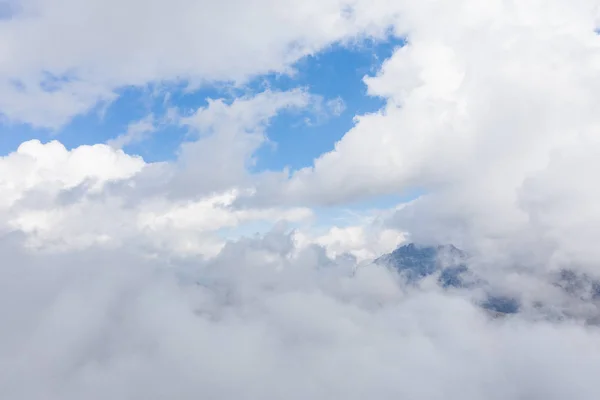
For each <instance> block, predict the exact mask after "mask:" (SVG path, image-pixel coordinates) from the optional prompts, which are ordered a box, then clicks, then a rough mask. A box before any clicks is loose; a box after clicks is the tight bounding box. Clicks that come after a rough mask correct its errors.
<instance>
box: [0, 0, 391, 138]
mask: <svg viewBox="0 0 600 400" xmlns="http://www.w3.org/2000/svg"><path fill="white" fill-rule="evenodd" d="M362 3H363V2H362V1H358V0H351V1H345V0H325V1H316V0H310V1H304V2H301V3H300V2H289V1H288V2H278V1H272V0H260V1H257V2H253V3H252V4H250V3H248V2H244V1H239V0H227V1H224V2H219V3H215V2H212V1H191V0H177V1H175V2H171V3H169V4H168V5H167V4H166V3H164V2H161V1H157V0H152V1H150V2H148V1H140V0H127V1H126V2H123V1H114V0H111V1H88V2H85V3H81V2H79V1H75V0H52V1H50V0H39V1H38V0H36V1H20V2H19V5H20V6H21V7H20V11H19V12H16V13H13V15H12V16H11V18H10V19H6V20H0V54H1V58H2V62H1V63H0V89H1V90H0V92H1V93H3V96H0V111H1V112H2V113H3V114H5V115H6V116H7V117H8V118H9V119H11V120H16V121H23V122H28V123H31V124H33V125H37V126H50V127H56V126H60V125H61V124H63V123H65V122H67V121H68V120H69V119H70V118H71V117H73V116H74V115H77V114H81V113H85V112H86V111H88V110H89V109H91V108H92V107H94V106H95V105H96V104H97V103H98V102H100V101H111V100H112V99H114V98H115V97H116V89H118V88H120V87H123V86H130V85H133V86H143V85H146V84H148V83H153V82H163V81H178V80H185V81H190V82H191V83H192V84H193V85H197V84H202V83H207V82H214V81H235V82H237V83H242V82H244V81H245V80H247V79H248V78H250V77H252V76H256V75H259V74H264V73H268V72H273V71H276V72H286V71H289V69H290V68H291V66H292V64H293V63H294V62H295V61H297V60H298V59H299V58H301V57H303V56H305V55H308V54H313V53H315V52H317V51H319V50H321V49H323V48H325V47H326V46H328V45H330V44H332V43H333V42H336V41H340V40H347V39H351V38H353V37H356V36H358V35H361V34H369V35H371V34H377V35H382V34H383V33H384V31H385V27H386V25H387V24H388V22H389V21H390V20H391V18H392V15H391V14H389V12H388V11H389V10H386V9H382V8H381V7H377V4H373V6H372V8H373V10H370V12H369V13H363V12H360V13H359V12H351V10H352V9H353V8H354V9H357V10H358V8H362V7H364V6H365V5H364V4H362ZM366 3H369V5H370V6H371V2H366ZM376 10H377V11H376Z"/></svg>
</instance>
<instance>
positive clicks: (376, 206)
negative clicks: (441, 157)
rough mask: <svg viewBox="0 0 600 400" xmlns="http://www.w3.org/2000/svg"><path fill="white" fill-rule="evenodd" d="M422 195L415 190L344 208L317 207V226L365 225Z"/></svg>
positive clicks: (352, 203) (373, 198)
mask: <svg viewBox="0 0 600 400" xmlns="http://www.w3.org/2000/svg"><path fill="white" fill-rule="evenodd" d="M422 194H423V192H422V191H421V190H417V189H414V190H409V191H407V192H405V193H402V194H401V193H390V194H386V195H380V196H376V197H372V198H368V199H363V200H358V201H355V202H351V203H346V204H344V205H343V206H336V207H324V206H323V207H316V208H314V209H313V211H314V214H315V217H316V219H317V225H318V226H320V227H330V226H338V227H346V226H351V225H363V224H364V223H365V220H366V219H370V218H372V217H374V216H376V215H379V214H382V213H386V212H390V211H392V210H393V209H394V208H396V207H398V206H399V205H401V204H404V203H408V202H410V201H412V200H415V199H417V198H418V197H419V196H421V195H422Z"/></svg>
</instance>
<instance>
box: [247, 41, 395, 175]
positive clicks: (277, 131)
mask: <svg viewBox="0 0 600 400" xmlns="http://www.w3.org/2000/svg"><path fill="white" fill-rule="evenodd" d="M404 43H405V42H404V40H403V39H400V38H394V37H391V38H389V39H388V40H386V41H375V40H367V41H362V42H360V43H359V44H357V45H355V46H353V47H347V46H342V45H335V46H332V47H331V48H330V49H328V50H327V51H323V52H320V53H318V54H315V55H314V56H310V57H306V58H304V59H303V60H301V61H300V62H299V63H298V64H297V65H296V69H297V73H296V74H295V75H293V76H288V75H270V76H267V77H265V78H263V79H262V80H261V81H257V82H256V84H257V85H259V84H262V85H267V86H268V87H272V88H277V89H279V90H288V89H292V88H295V87H299V86H300V87H306V88H307V89H308V90H309V91H310V93H311V94H315V95H318V96H322V98H323V101H324V103H325V102H327V101H330V100H335V99H341V101H342V102H343V111H341V113H339V115H335V113H332V112H329V113H328V114H329V115H324V114H326V113H327V112H326V111H325V112H324V113H322V114H317V115H305V116H304V118H305V120H302V119H298V116H297V115H290V114H289V113H282V114H280V115H278V116H276V117H275V118H273V120H272V121H271V124H270V126H269V128H268V130H267V136H268V137H269V140H270V142H271V143H273V144H274V145H273V146H269V145H267V146H264V147H262V148H261V149H259V150H258V152H257V154H256V159H257V163H256V165H255V166H254V171H263V170H281V169H283V168H285V167H289V168H290V169H291V170H296V169H299V168H302V167H305V166H308V165H311V164H312V162H313V160H314V159H315V158H317V157H318V156H319V155H321V154H323V153H325V152H328V151H331V150H333V148H334V145H335V143H336V142H337V141H339V140H340V139H341V138H342V137H343V136H344V134H345V133H346V132H348V130H350V129H351V128H352V127H353V126H354V117H355V116H356V115H362V114H367V113H371V112H375V111H377V110H379V109H380V108H382V107H383V106H384V105H385V101H384V100H383V99H381V98H379V97H372V96H368V95H367V87H366V85H365V84H364V82H363V78H364V76H366V75H374V74H375V73H376V72H377V71H378V70H379V69H380V67H381V65H382V63H383V62H384V61H385V60H386V59H387V58H389V57H390V56H391V55H392V54H393V52H394V50H395V49H396V48H397V47H399V46H402V45H404Z"/></svg>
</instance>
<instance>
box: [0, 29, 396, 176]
mask: <svg viewBox="0 0 600 400" xmlns="http://www.w3.org/2000/svg"><path fill="white" fill-rule="evenodd" d="M402 44H403V41H402V40H401V39H397V38H390V39H389V40H386V41H373V40H366V41H362V42H360V43H359V44H356V45H354V46H342V45H334V46H332V47H330V48H329V49H328V50H325V51H322V52H320V53H318V54H315V55H313V56H309V57H305V58H304V59H302V60H300V61H299V62H298V63H297V64H296V65H295V69H296V71H297V73H296V74H294V75H293V76H289V75H281V74H270V75H266V76H260V77H257V78H256V79H254V80H252V81H251V82H250V83H249V84H248V85H247V86H245V87H244V88H241V89H237V90H232V88H231V87H230V86H228V85H226V84H221V85H211V86H203V87H201V88H200V89H199V90H196V91H192V92H190V91H187V90H185V84H184V83H181V84H172V85H164V86H161V85H157V86H152V85H151V86H149V87H145V88H137V87H127V88H123V89H121V90H119V92H118V97H117V99H116V100H115V101H113V102H112V103H110V104H108V105H102V104H101V105H98V106H97V107H95V108H94V109H93V110H91V111H90V112H89V113H87V114H85V115H80V116H77V117H75V118H74V119H73V120H72V121H71V122H70V123H69V124H68V125H66V126H65V127H63V128H62V129H60V130H59V131H58V132H53V131H51V130H40V129H34V128H31V127H30V126H28V125H24V124H5V125H3V126H2V128H1V129H2V131H3V134H2V135H0V153H2V154H7V153H9V152H11V151H14V150H15V149H16V148H17V147H18V145H19V144H20V143H22V142H23V141H26V140H30V139H34V138H36V139H40V140H41V141H43V142H47V141H49V140H52V139H57V140H60V141H61V142H62V143H63V144H64V145H65V146H66V147H67V148H69V149H70V148H74V147H77V146H80V145H83V144H94V143H103V142H106V141H108V140H110V139H112V138H115V137H117V136H119V135H121V134H124V133H125V132H126V131H127V127H128V125H129V124H130V123H132V122H135V121H137V120H141V119H143V118H144V117H146V116H147V115H149V114H150V113H153V114H154V115H155V116H156V117H157V118H159V119H160V118H161V117H162V116H164V114H165V111H166V108H167V107H169V106H176V107H177V108H179V109H182V110H184V111H185V110H193V109H197V108H198V107H203V106H206V104H207V99H209V98H224V99H225V100H226V101H228V102H231V101H233V99H234V98H235V97H237V96H239V95H240V94H252V93H258V92H260V91H262V90H264V89H265V88H266V87H270V88H271V89H273V90H290V89H294V88H297V87H305V88H307V89H308V90H309V91H310V92H311V93H312V94H316V95H320V96H322V97H323V98H324V101H327V100H331V99H336V98H340V99H342V100H343V102H344V105H345V109H344V111H343V112H342V113H341V114H340V115H338V116H334V115H332V116H330V117H323V116H319V115H314V114H311V112H310V111H306V112H282V113H281V114H279V115H277V116H276V117H275V118H273V120H272V121H271V123H270V125H269V127H268V129H267V132H266V134H267V136H268V137H269V140H270V141H271V143H274V144H275V145H274V146H269V145H266V146H264V147H263V148H261V149H259V151H258V152H257V154H256V155H255V158H256V160H257V163H256V165H255V166H254V167H253V170H254V171H255V172H258V171H262V170H279V169H282V168H283V167H286V166H287V167H290V168H291V169H293V170H294V169H298V168H301V167H304V166H307V165H310V164H311V163H312V161H313V159H314V158H315V157H317V156H318V155H320V154H322V153H323V152H326V151H329V150H331V149H333V146H334V144H335V142H336V141H338V140H339V139H341V138H342V136H343V135H344V134H345V133H346V132H347V131H348V130H349V129H350V128H352V126H353V117H354V116H355V115H360V114H365V113H369V112H374V111H376V110H378V109H379V108H381V107H382V106H383V100H382V99H380V98H376V97H370V96H367V95H366V86H365V85H364V83H363V81H362V79H363V77H364V76H365V75H372V74H374V73H376V71H377V70H378V69H379V67H380V66H381V63H382V62H383V61H384V60H385V59H387V58H388V57H389V56H390V55H391V54H392V52H393V50H394V49H395V48H396V47H398V46H401V45H402ZM65 80H67V81H68V76H65V77H55V76H51V75H49V76H48V77H47V79H46V81H47V82H46V85H47V86H48V90H54V87H55V86H56V85H58V84H60V83H62V82H64V81H65ZM166 93H168V99H165V94H166ZM307 118H308V119H309V120H310V121H311V122H310V123H308V124H307V123H306V122H305V120H306V119H307ZM187 139H189V138H188V136H187V132H186V130H185V129H184V128H181V127H178V126H174V125H171V124H162V125H161V126H160V127H159V129H158V130H157V131H156V132H154V133H152V134H151V135H150V136H149V138H148V139H147V140H144V141H142V142H140V143H134V144H131V145H129V146H127V147H126V151H127V152H129V153H134V154H139V155H141V156H142V157H144V159H145V160H146V161H148V162H153V161H163V160H173V159H174V158H175V157H176V154H177V149H178V148H179V145H180V143H181V142H182V141H185V140H187Z"/></svg>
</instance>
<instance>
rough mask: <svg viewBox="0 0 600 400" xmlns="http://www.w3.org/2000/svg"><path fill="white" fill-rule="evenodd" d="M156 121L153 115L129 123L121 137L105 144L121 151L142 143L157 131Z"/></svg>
mask: <svg viewBox="0 0 600 400" xmlns="http://www.w3.org/2000/svg"><path fill="white" fill-rule="evenodd" d="M157 128H158V127H157V121H156V118H155V117H154V114H149V115H147V116H145V117H144V118H142V119H140V120H139V121H135V122H130V123H129V124H128V125H127V131H126V132H125V133H123V134H122V135H119V136H117V137H116V138H114V139H111V140H109V141H108V142H107V144H108V145H109V146H111V147H115V148H117V149H121V148H123V147H125V146H128V145H130V144H135V143H139V142H142V141H144V140H145V139H146V138H147V137H148V135H150V134H152V133H153V132H155V131H156V130H157Z"/></svg>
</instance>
